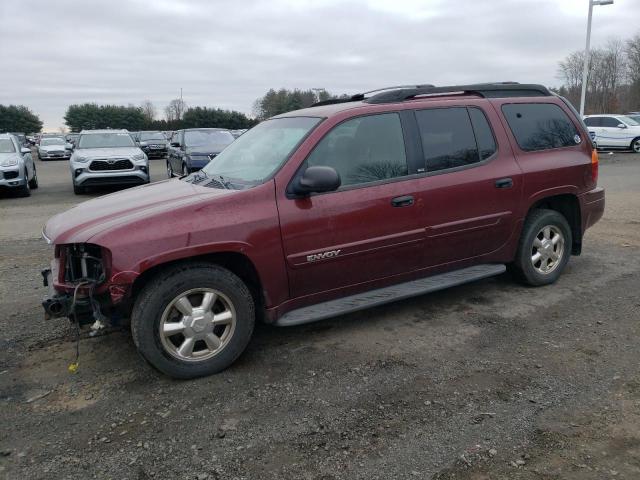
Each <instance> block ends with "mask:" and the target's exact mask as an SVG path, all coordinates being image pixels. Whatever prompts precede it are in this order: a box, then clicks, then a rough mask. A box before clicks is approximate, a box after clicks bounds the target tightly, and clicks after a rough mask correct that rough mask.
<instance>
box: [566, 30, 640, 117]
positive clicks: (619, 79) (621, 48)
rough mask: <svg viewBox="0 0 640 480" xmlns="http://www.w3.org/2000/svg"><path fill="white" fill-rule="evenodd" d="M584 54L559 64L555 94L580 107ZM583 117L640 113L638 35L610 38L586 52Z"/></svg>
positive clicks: (639, 53) (573, 56)
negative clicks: (558, 81)
mask: <svg viewBox="0 0 640 480" xmlns="http://www.w3.org/2000/svg"><path fill="white" fill-rule="evenodd" d="M583 65H584V51H575V52H573V53H571V54H569V55H568V56H567V57H566V58H564V59H563V60H562V61H560V62H559V64H558V77H559V78H560V79H561V80H562V86H561V87H560V88H558V89H556V91H557V92H558V93H559V94H560V95H563V96H564V97H566V98H567V99H568V100H569V101H570V102H571V103H572V104H573V105H574V106H575V107H576V108H578V107H579V105H580V91H581V89H582V71H583ZM587 65H588V67H587V68H588V70H587V72H588V73H587V96H586V101H585V114H590V113H624V112H629V111H639V110H640V33H638V34H636V35H635V36H634V37H632V38H630V39H627V40H620V39H610V40H608V41H607V42H606V44H605V45H604V46H602V47H597V48H594V49H592V50H591V51H590V52H589V58H588V60H587Z"/></svg>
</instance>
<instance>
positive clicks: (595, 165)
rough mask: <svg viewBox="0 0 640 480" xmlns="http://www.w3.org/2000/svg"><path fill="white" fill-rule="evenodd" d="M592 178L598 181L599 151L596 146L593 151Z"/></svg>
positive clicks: (595, 181) (595, 182) (594, 181)
mask: <svg viewBox="0 0 640 480" xmlns="http://www.w3.org/2000/svg"><path fill="white" fill-rule="evenodd" d="M591 180H592V181H593V183H594V184H597V183H598V151H597V150H596V149H595V148H594V149H593V150H592V151H591Z"/></svg>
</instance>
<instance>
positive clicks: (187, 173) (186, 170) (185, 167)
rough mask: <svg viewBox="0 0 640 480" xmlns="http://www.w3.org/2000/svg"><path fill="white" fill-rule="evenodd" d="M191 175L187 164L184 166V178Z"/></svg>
mask: <svg viewBox="0 0 640 480" xmlns="http://www.w3.org/2000/svg"><path fill="white" fill-rule="evenodd" d="M187 175H189V168H188V167H187V164H186V163H183V164H182V176H183V177H184V176H187Z"/></svg>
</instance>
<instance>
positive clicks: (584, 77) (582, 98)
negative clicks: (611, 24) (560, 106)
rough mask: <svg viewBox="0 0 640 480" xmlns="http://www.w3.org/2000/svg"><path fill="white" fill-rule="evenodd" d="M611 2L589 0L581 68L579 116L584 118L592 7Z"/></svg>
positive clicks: (611, 1)
mask: <svg viewBox="0 0 640 480" xmlns="http://www.w3.org/2000/svg"><path fill="white" fill-rule="evenodd" d="M612 3H613V0H589V16H588V18H587V45H586V47H585V49H584V65H583V66H582V90H581V91H580V116H581V117H582V116H584V101H585V97H586V96H587V76H588V73H589V43H590V42H591V17H592V14H593V6H594V5H611V4H612Z"/></svg>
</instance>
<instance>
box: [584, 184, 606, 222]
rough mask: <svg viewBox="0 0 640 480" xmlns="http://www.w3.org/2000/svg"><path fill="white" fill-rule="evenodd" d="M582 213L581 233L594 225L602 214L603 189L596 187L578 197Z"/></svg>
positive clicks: (603, 203) (603, 202)
mask: <svg viewBox="0 0 640 480" xmlns="http://www.w3.org/2000/svg"><path fill="white" fill-rule="evenodd" d="M578 199H579V201H580V212H581V213H582V233H584V232H585V231H586V230H587V228H589V227H591V226H592V225H594V224H595V223H596V222H597V221H598V220H600V219H601V218H602V215H603V214H604V205H605V200H604V188H602V187H596V188H594V189H593V190H590V191H588V192H586V193H583V194H582V195H579V196H578Z"/></svg>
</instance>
